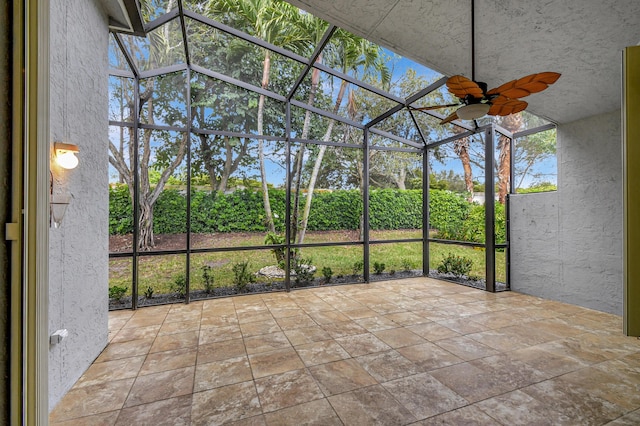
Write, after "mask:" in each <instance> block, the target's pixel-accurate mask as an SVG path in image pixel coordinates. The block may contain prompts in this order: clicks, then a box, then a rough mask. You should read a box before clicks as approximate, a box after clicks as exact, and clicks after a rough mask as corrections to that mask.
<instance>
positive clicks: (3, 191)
mask: <svg viewBox="0 0 640 426" xmlns="http://www.w3.org/2000/svg"><path fill="white" fill-rule="evenodd" d="M9 4H10V2H1V3H0V94H4V95H2V96H0V224H4V223H5V222H7V221H8V220H9V208H10V197H11V192H10V190H11V187H10V180H9V164H10V160H11V150H10V146H11V96H10V93H11V90H10V89H11V83H10V75H11V50H10V48H11V43H10V41H11V21H10V20H9V14H10V13H9V10H10V8H9ZM4 232H5V230H4V226H1V227H0V283H2V284H4V285H2V286H0V424H3V425H5V424H8V423H9V420H8V411H9V409H8V407H9V404H8V398H9V393H8V392H7V387H8V385H9V384H8V379H7V376H8V372H9V354H8V350H9V343H8V342H9V286H8V285H7V284H6V283H8V282H9V244H8V243H7V242H6V241H5V235H4Z"/></svg>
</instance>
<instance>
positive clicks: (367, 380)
mask: <svg viewBox="0 0 640 426" xmlns="http://www.w3.org/2000/svg"><path fill="white" fill-rule="evenodd" d="M309 371H310V372H311V374H312V375H313V377H315V379H316V380H317V381H318V383H319V385H320V389H322V392H323V393H324V394H325V395H326V396H331V395H336V394H340V393H343V392H348V391H352V390H354V389H360V388H363V387H366V386H371V385H375V384H376V383H377V381H376V379H374V378H373V377H372V376H371V375H370V374H369V373H367V371H366V370H365V369H364V368H362V366H361V365H360V364H358V363H357V362H356V361H355V360H353V359H345V360H341V361H335V362H330V363H328V364H322V365H316V366H313V367H310V368H309Z"/></svg>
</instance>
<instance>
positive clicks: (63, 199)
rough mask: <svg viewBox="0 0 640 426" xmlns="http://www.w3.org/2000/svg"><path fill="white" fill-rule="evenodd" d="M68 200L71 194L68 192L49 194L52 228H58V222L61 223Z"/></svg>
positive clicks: (69, 200)
mask: <svg viewBox="0 0 640 426" xmlns="http://www.w3.org/2000/svg"><path fill="white" fill-rule="evenodd" d="M70 202H71V195H69V194H58V195H53V194H51V203H50V204H51V222H52V223H53V227H54V228H59V227H60V224H62V218H63V217H64V212H65V211H66V210H67V206H68V205H69V203H70Z"/></svg>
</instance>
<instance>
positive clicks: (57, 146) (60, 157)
mask: <svg viewBox="0 0 640 426" xmlns="http://www.w3.org/2000/svg"><path fill="white" fill-rule="evenodd" d="M53 149H54V151H55V154H56V163H58V165H59V166H60V167H62V168H65V169H75V168H76V166H77V165H78V157H76V153H77V152H79V151H80V150H79V149H78V146H77V145H73V144H70V143H61V142H54V144H53Z"/></svg>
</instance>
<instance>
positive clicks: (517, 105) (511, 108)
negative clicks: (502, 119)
mask: <svg viewBox="0 0 640 426" xmlns="http://www.w3.org/2000/svg"><path fill="white" fill-rule="evenodd" d="M528 105H529V104H528V103H526V102H525V101H521V100H520V99H507V101H506V102H504V103H497V104H495V103H494V104H493V105H491V108H489V112H487V114H488V115H501V116H504V115H510V114H515V113H516V112H520V111H524V110H525V109H526V108H527V106H528Z"/></svg>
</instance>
